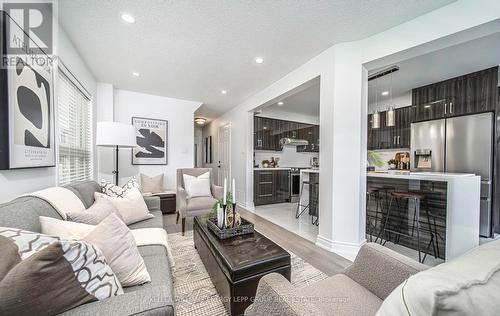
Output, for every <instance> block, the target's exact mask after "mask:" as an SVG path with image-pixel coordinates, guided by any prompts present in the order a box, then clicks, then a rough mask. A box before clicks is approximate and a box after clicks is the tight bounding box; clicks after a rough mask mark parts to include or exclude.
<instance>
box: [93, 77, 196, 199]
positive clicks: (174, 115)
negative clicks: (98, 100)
mask: <svg viewBox="0 0 500 316" xmlns="http://www.w3.org/2000/svg"><path fill="white" fill-rule="evenodd" d="M99 85H101V84H99ZM108 88H109V87H108ZM102 89H103V90H105V89H106V88H105V87H104V86H103V87H102ZM113 99H114V105H115V119H116V121H118V122H123V123H127V124H131V123H132V117H133V116H135V117H145V118H154V119H161V120H167V121H168V165H160V166H148V165H132V153H131V149H120V161H119V163H120V165H119V169H120V170H119V171H120V183H124V182H126V181H127V180H128V179H130V178H131V177H132V176H137V175H138V174H139V173H144V174H146V175H150V176H154V175H157V174H160V173H164V174H165V183H164V184H165V187H166V189H170V190H174V189H175V188H176V180H175V179H176V178H175V172H176V170H177V169H178V168H190V167H193V165H194V158H193V157H194V152H193V150H194V111H195V110H196V109H197V108H198V107H199V106H200V105H201V103H200V102H192V101H185V100H179V99H173V98H167V97H161V96H155V95H150V94H144V93H137V92H132V91H126V90H118V89H115V90H114V98H113ZM100 105H101V104H100ZM102 106H107V107H108V108H109V107H112V104H102ZM100 113H105V114H106V115H108V113H109V111H100ZM108 116H109V115H108ZM98 120H99V121H104V120H106V118H103V119H101V118H98ZM108 120H109V117H108ZM104 150H106V149H104ZM113 159H114V158H113V151H112V150H110V151H107V152H104V151H102V149H101V150H100V155H99V178H105V179H108V180H112V174H111V171H112V170H113V168H114V166H113V165H112V164H111V165H110V162H112V161H113ZM110 167H111V169H109V168H110Z"/></svg>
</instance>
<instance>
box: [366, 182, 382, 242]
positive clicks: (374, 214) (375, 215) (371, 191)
mask: <svg viewBox="0 0 500 316" xmlns="http://www.w3.org/2000/svg"><path fill="white" fill-rule="evenodd" d="M379 193H380V191H379V189H377V188H368V189H367V190H366V231H367V233H368V235H370V242H371V241H373V237H372V236H373V233H374V231H375V229H377V224H378V220H379V215H380V219H382V213H381V211H380V210H381V207H380V202H381V201H380V195H379ZM372 199H374V200H375V211H373V210H370V204H371V201H372ZM375 242H377V239H375Z"/></svg>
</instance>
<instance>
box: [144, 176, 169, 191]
mask: <svg viewBox="0 0 500 316" xmlns="http://www.w3.org/2000/svg"><path fill="white" fill-rule="evenodd" d="M141 190H142V193H160V192H163V191H165V190H164V189H163V173H162V174H159V175H157V176H154V177H150V176H147V175H145V174H142V173H141Z"/></svg>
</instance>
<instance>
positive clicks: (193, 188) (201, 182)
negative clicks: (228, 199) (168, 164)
mask: <svg viewBox="0 0 500 316" xmlns="http://www.w3.org/2000/svg"><path fill="white" fill-rule="evenodd" d="M183 178H184V189H185V190H186V193H187V197H188V199H192V198H196V197H200V196H212V192H211V191H210V172H205V173H204V174H202V175H199V176H198V177H194V176H190V175H188V174H184V175H183Z"/></svg>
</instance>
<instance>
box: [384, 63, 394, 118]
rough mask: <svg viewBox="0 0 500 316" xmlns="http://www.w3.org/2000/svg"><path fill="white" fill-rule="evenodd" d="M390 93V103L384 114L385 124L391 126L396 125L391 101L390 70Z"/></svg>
mask: <svg viewBox="0 0 500 316" xmlns="http://www.w3.org/2000/svg"><path fill="white" fill-rule="evenodd" d="M390 94H391V103H390V104H391V105H390V106H389V108H388V109H387V112H386V114H385V122H386V126H388V127H391V126H394V125H396V120H395V117H394V116H395V113H394V106H393V103H392V72H391V87H390Z"/></svg>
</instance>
